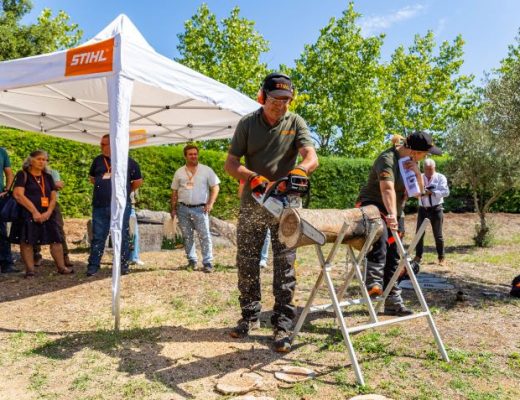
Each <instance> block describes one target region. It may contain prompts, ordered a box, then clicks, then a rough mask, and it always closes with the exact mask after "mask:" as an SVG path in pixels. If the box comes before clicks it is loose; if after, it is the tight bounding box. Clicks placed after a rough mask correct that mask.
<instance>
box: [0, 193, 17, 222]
mask: <svg viewBox="0 0 520 400" xmlns="http://www.w3.org/2000/svg"><path fill="white" fill-rule="evenodd" d="M19 217H20V205H19V204H18V203H17V201H16V200H15V199H14V197H13V193H12V192H7V194H6V195H5V196H4V197H2V198H1V199H0V221H1V222H14V221H16V220H17V219H18V218H19Z"/></svg>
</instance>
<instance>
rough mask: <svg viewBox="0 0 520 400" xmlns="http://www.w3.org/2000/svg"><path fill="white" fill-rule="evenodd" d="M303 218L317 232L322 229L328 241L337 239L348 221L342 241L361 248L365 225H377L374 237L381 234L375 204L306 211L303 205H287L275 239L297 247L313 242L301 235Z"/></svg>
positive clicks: (366, 233) (364, 236)
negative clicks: (361, 206)
mask: <svg viewBox="0 0 520 400" xmlns="http://www.w3.org/2000/svg"><path fill="white" fill-rule="evenodd" d="M302 220H304V221H306V222H307V223H309V224H310V225H312V226H313V227H315V228H316V229H318V230H319V231H321V232H323V234H324V235H325V237H326V242H327V243H332V242H335V241H336V238H337V237H338V234H339V232H340V230H341V228H342V227H343V223H344V222H347V223H348V229H347V233H346V235H345V237H344V239H343V243H347V244H349V245H351V246H352V247H354V248H355V249H357V250H360V249H361V248H362V247H363V244H364V243H365V240H366V237H367V235H368V226H369V224H370V223H375V224H376V225H374V226H376V227H377V233H376V239H377V238H379V237H380V236H381V233H382V232H383V228H382V225H381V224H378V223H379V222H380V221H381V215H380V213H379V210H378V209H377V207H376V206H366V207H363V211H362V210H361V209H360V208H351V209H348V210H335V209H327V210H309V209H303V208H287V209H285V210H284V212H283V214H282V217H281V218H280V228H279V230H278V238H279V239H280V242H282V243H283V244H285V245H286V246H287V247H290V248H296V247H301V246H308V245H310V244H314V243H315V242H314V241H313V240H312V239H310V238H308V237H307V236H305V235H304V234H303V232H302V231H303V229H302Z"/></svg>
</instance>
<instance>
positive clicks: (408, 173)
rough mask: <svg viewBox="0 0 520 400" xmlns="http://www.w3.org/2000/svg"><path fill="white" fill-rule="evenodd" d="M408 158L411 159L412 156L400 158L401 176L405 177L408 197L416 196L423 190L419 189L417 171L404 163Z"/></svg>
mask: <svg viewBox="0 0 520 400" xmlns="http://www.w3.org/2000/svg"><path fill="white" fill-rule="evenodd" d="M408 160H410V157H403V158H400V159H399V170H400V171H401V176H402V177H403V181H404V187H405V188H406V193H407V194H408V197H416V196H418V195H420V194H421V191H420V189H419V182H417V177H416V176H415V172H413V171H412V170H410V169H406V168H405V167H404V163H405V162H406V161H408Z"/></svg>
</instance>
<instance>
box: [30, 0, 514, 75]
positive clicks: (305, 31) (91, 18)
mask: <svg viewBox="0 0 520 400" xmlns="http://www.w3.org/2000/svg"><path fill="white" fill-rule="evenodd" d="M33 3H34V9H33V11H32V13H31V14H30V15H29V16H28V17H27V18H26V19H25V20H24V22H32V21H34V20H35V19H36V17H37V15H38V14H39V13H40V12H41V10H42V9H43V8H45V7H48V8H50V9H52V10H53V11H54V12H57V11H58V10H64V11H65V12H67V13H68V14H69V15H70V16H71V19H72V21H73V22H76V23H78V24H79V25H80V27H81V28H82V29H83V31H84V39H88V38H90V37H91V36H93V35H95V34H96V33H97V32H98V31H100V30H101V29H102V28H103V27H104V26H105V25H107V24H108V23H109V22H110V21H111V20H113V19H114V18H115V17H116V16H117V15H118V14H120V13H124V14H126V15H128V16H129V17H130V19H132V20H133V22H134V23H135V24H136V26H137V28H138V29H139V30H140V31H141V32H142V33H143V35H144V36H145V38H146V39H147V40H148V41H149V43H150V44H151V45H152V46H153V47H154V48H155V49H156V50H157V51H159V52H160V53H162V54H164V55H165V56H168V57H171V58H173V57H175V56H177V55H178V52H177V48H176V46H177V44H178V39H177V34H178V33H180V32H182V31H183V30H184V25H183V24H184V21H186V20H187V19H189V18H190V17H191V16H192V15H193V14H195V12H196V10H197V7H198V6H199V5H200V4H201V3H202V1H196V0H174V1H172V0H169V1H167V0H162V1H153V0H149V1H124V0H104V1H101V0H74V1H71V0H68V1H67V0H33ZM206 3H207V4H208V6H209V8H210V10H212V11H213V12H214V13H215V14H216V15H217V17H218V19H222V18H224V17H227V16H228V15H229V13H230V11H231V9H232V8H233V7H234V6H239V7H240V10H241V15H242V16H243V17H245V18H248V19H251V20H254V21H255V22H256V29H257V30H258V31H259V32H260V33H261V34H262V35H263V36H264V37H265V38H266V39H267V40H269V42H270V48H271V50H270V52H269V53H268V54H266V55H265V57H264V61H266V62H267V63H268V64H269V67H271V68H276V67H277V66H278V65H279V64H281V63H283V64H287V65H293V64H294V59H296V58H298V56H299V55H300V54H301V52H302V50H303V48H304V45H305V44H311V43H314V41H315V40H316V39H317V37H318V36H319V31H320V29H321V28H322V27H323V26H325V25H326V24H327V22H328V21H329V19H330V18H331V17H338V16H340V15H341V13H342V11H343V10H345V9H346V8H347V6H348V1H340V0H314V1H313V0H285V1H284V0H278V1H274V0H263V1H254V0H235V1H225V0H220V1H219V0H207V1H206ZM355 9H356V11H358V12H359V13H361V14H362V15H363V18H362V19H361V21H360V23H361V25H362V27H363V32H364V33H365V34H367V35H369V34H378V33H381V32H383V33H385V34H386V39H385V45H384V48H383V58H384V59H385V60H387V59H388V58H389V55H390V54H391V53H392V51H393V50H394V49H395V48H396V47H397V46H398V45H400V44H404V45H406V46H407V45H409V44H411V43H412V41H413V37H414V35H415V34H417V33H418V34H421V35H424V34H425V33H426V31H427V30H429V29H430V30H433V31H434V33H435V35H436V40H437V43H440V42H441V41H444V40H449V41H451V40H453V38H455V37H456V35H458V34H462V36H463V38H464V40H465V41H466V45H465V57H464V58H465V65H464V67H463V68H462V72H463V73H466V74H470V73H471V74H474V75H475V76H476V77H477V82H478V81H479V80H480V79H481V78H482V77H483V72H484V71H490V70H491V69H492V68H495V67H497V66H498V64H499V62H500V60H501V59H502V58H503V57H505V55H506V54H507V46H508V44H511V43H513V41H514V38H515V36H516V35H517V32H518V28H519V26H520V19H519V18H518V16H519V15H520V1H518V0H495V1H490V0H488V1H484V0H451V1H450V0H423V1H420V0H419V1H404V0H363V1H356V2H355Z"/></svg>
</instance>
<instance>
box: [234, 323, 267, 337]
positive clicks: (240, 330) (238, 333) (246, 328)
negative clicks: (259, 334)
mask: <svg viewBox="0 0 520 400" xmlns="http://www.w3.org/2000/svg"><path fill="white" fill-rule="evenodd" d="M255 329H260V320H258V319H257V320H256V321H247V320H245V319H241V320H239V321H238V323H237V326H235V327H234V328H233V329H232V330H231V332H229V336H231V337H232V338H234V339H242V338H245V337H246V336H248V335H249V332H251V331H254V330H255Z"/></svg>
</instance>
